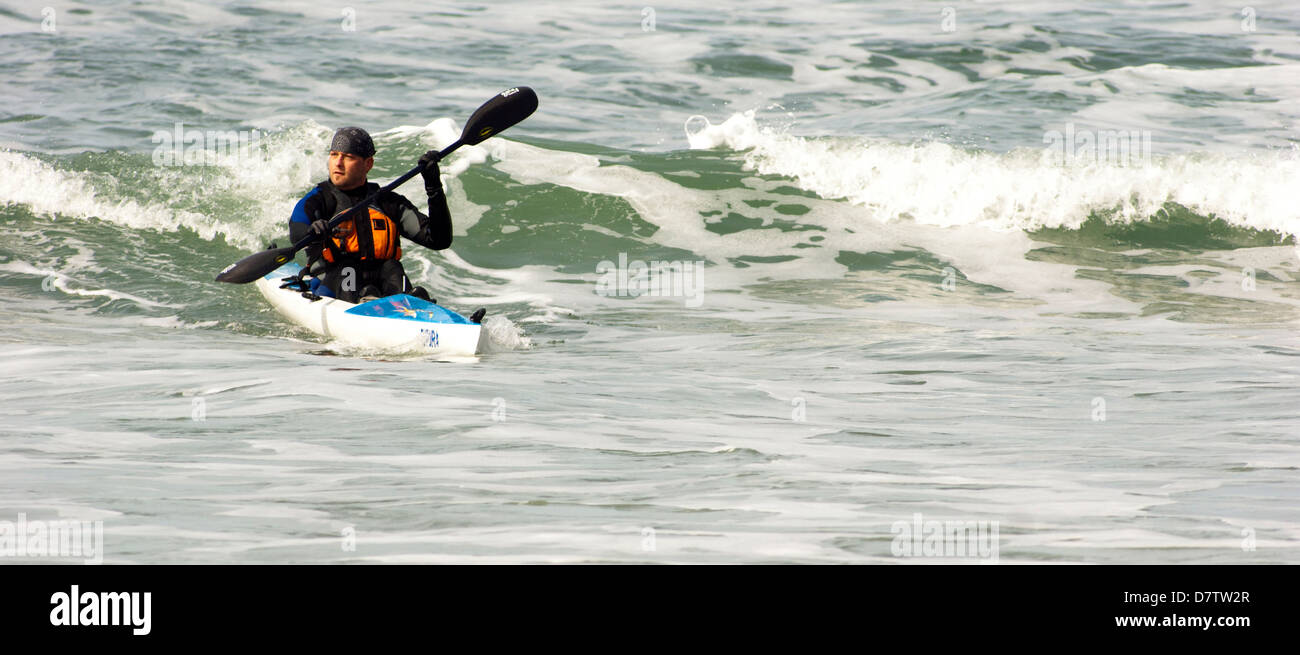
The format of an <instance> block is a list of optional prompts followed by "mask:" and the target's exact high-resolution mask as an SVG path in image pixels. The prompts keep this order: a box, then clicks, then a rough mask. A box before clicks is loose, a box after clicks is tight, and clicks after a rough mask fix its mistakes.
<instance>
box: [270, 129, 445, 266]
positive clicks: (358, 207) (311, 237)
mask: <svg viewBox="0 0 1300 655" xmlns="http://www.w3.org/2000/svg"><path fill="white" fill-rule="evenodd" d="M464 144H465V140H464V139H456V142H455V143H453V144H451V145H449V146H447V147H446V148H443V149H442V152H439V153H438V159H439V160H442V158H444V157H446V156H447V155H450V154H451V153H452V151H454V150H455V149H456V148H459V147H461V146H462V145H464ZM422 172H424V164H422V163H421V164H416V165H415V168H412V169H411V170H409V171H406V172H405V173H403V174H402V176H401V177H399V178H397V179H396V180H393V181H392V182H389V183H388V184H387V185H386V186H384V187H383V188H382V189H380V190H378V191H376V192H374V193H372V194H370V196H369V197H367V198H366V199H365V200H362V201H361V202H359V203H357V204H355V205H353V206H352V207H351V208H349V209H348V210H347V211H345V212H343V213H341V214H339V215H338V216H335V217H334V218H331V219H330V222H329V227H330V228H333V227H334V226H336V225H338V224H339V223H342V222H343V221H346V220H348V219H349V218H351V217H352V216H353V214H356V213H358V212H360V211H362V210H363V209H364V208H365V207H367V206H369V205H370V203H372V202H374V200H375V198H378V197H379V194H381V193H387V192H389V191H392V190H393V189H396V188H397V187H399V186H402V184H403V183H405V182H406V181H407V180H409V179H411V178H413V177H415V176H416V175H419V174H420V173H422ZM320 238H321V235H319V234H316V233H312V234H308V235H307V236H305V237H303V238H301V239H299V240H298V242H297V243H295V244H293V246H292V248H293V251H292V253H297V252H298V251H299V250H302V249H303V248H306V247H307V246H309V245H311V243H312V242H313V241H316V240H317V239H320ZM292 253H291V255H290V256H292Z"/></svg>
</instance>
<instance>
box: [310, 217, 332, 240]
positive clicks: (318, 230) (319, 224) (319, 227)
mask: <svg viewBox="0 0 1300 655" xmlns="http://www.w3.org/2000/svg"><path fill="white" fill-rule="evenodd" d="M311 233H312V234H315V235H316V236H318V237H319V236H328V235H329V233H330V222H329V221H327V220H325V219H323V218H318V219H316V220H315V221H312V224H311Z"/></svg>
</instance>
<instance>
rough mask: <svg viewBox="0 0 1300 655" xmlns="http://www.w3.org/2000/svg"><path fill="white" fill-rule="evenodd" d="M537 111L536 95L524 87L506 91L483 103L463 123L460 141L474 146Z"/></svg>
mask: <svg viewBox="0 0 1300 655" xmlns="http://www.w3.org/2000/svg"><path fill="white" fill-rule="evenodd" d="M536 110H537V94H536V93H533V90H532V89H530V88H528V87H526V86H517V87H515V88H513V89H506V90H505V91H502V92H501V93H499V94H497V95H495V96H493V97H492V99H491V100H489V101H487V102H485V103H483V106H482V107H479V108H478V110H477V111H475V112H474V115H473V116H470V117H469V120H468V121H467V122H466V123H465V130H464V131H463V132H461V135H460V140H461V141H463V142H464V143H465V144H466V145H471V146H472V145H476V144H479V143H482V142H483V141H485V140H487V138H488V137H490V136H493V135H495V134H497V133H499V132H502V131H504V130H505V129H506V128H507V127H510V126H511V125H514V124H515V123H518V122H519V121H522V120H524V119H525V118H528V117H529V116H530V115H531V114H532V113H533V112H534V111H536Z"/></svg>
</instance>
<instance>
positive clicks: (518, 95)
mask: <svg viewBox="0 0 1300 655" xmlns="http://www.w3.org/2000/svg"><path fill="white" fill-rule="evenodd" d="M536 109H537V94H536V93H534V92H533V90H532V89H530V88H528V87H526V86H518V87H515V88H513V89H506V90H505V91H502V92H501V93H499V94H497V95H495V96H493V97H492V99H491V100H488V101H487V102H485V103H483V106H482V107H479V108H478V109H477V110H476V111H475V112H474V113H473V114H472V115H471V116H470V117H469V120H468V121H466V122H465V129H463V130H461V133H460V138H459V139H456V142H455V143H453V144H451V145H449V146H447V147H446V148H443V149H442V152H440V153H439V159H441V158H443V157H446V156H447V155H450V154H451V153H452V151H453V150H455V149H456V148H459V147H461V146H464V145H471V146H472V145H477V144H479V143H482V142H483V141H485V140H487V139H488V137H491V136H493V135H495V134H498V133H500V132H501V131H502V130H505V129H506V128H508V127H510V126H512V125H514V124H516V123H518V122H519V121H522V120H524V119H525V118H528V116H529V115H531V114H532V113H533V111H535V110H536ZM423 170H424V164H422V163H421V164H416V166H415V168H412V169H411V170H409V171H407V172H406V173H405V174H403V175H402V176H401V177H399V178H397V179H396V180H393V181H392V182H389V183H388V186H385V187H384V188H382V189H380V190H378V191H376V192H375V193H374V194H373V195H371V196H370V197H369V198H366V199H365V200H364V201H362V202H359V203H357V204H356V205H353V207H352V208H351V209H349V210H347V211H345V212H343V213H341V214H339V215H338V216H335V217H334V218H332V219H330V222H329V226H330V227H331V228H333V227H334V226H335V225H338V224H339V223H341V222H343V221H345V220H347V219H348V218H350V217H351V216H352V215H353V214H356V213H358V212H361V211H365V209H366V207H369V206H370V203H371V202H373V201H374V200H375V198H376V197H378V196H379V194H381V193H384V192H387V191H392V190H393V189H396V188H397V187H398V186H400V185H401V184H402V183H403V182H405V181H407V180H409V179H411V178H412V177H415V176H416V175H419V174H420V172H421V171H423ZM319 238H320V236H319V235H316V234H309V235H307V236H305V237H303V238H302V239H301V240H300V241H298V243H295V244H293V245H292V246H286V247H284V248H271V249H270V250H263V251H262V252H259V253H254V254H251V255H249V256H247V257H245V258H243V259H241V260H239V261H237V262H235V263H233V264H231V265H230V266H227V267H226V270H224V271H221V273H219V274H217V281H218V282H229V283H231V284H247V283H249V282H252V281H254V280H257V279H259V278H261V277H263V276H265V275H266V274H267V273H270V272H271V271H274V270H275V269H277V268H279V267H280V265H281V264H283V263H285V262H287V261H289V260H290V259H293V256H294V255H296V254H297V253H298V251H299V250H302V249H303V248H305V247H307V245H308V244H310V243H311V242H312V241H315V240H316V239H319Z"/></svg>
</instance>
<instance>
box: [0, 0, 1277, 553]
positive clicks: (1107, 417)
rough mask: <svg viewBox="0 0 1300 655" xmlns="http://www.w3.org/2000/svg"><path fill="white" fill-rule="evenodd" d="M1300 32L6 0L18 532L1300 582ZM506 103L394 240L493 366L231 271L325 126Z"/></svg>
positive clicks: (947, 16) (548, 9)
mask: <svg viewBox="0 0 1300 655" xmlns="http://www.w3.org/2000/svg"><path fill="white" fill-rule="evenodd" d="M1297 31H1300V9H1298V8H1297V7H1295V6H1291V5H1290V4H1288V3H1281V2H1274V3H1252V6H1250V7H1244V8H1243V6H1241V3H1228V2H1216V1H1212V0H1189V1H1187V2H1175V3H1146V2H1128V1H1120V0H1103V1H1099V2H1090V3H1087V4H1086V6H1083V7H1073V8H1065V7H1064V6H1063V5H1061V4H1060V3H1050V2H1036V1H1030V2H1014V3H1012V2H972V1H968V0H967V1H960V0H946V1H944V2H911V1H903V0H891V1H885V2H808V3H795V4H794V5H793V6H792V5H790V3H773V2H721V3H710V4H709V6H708V7H707V8H701V7H700V6H698V4H696V3H663V2H652V4H649V5H647V4H645V3H636V4H632V3H597V2H573V3H553V4H550V3H548V4H537V3H525V2H516V1H509V2H495V3H490V4H486V3H485V4H458V5H454V6H452V5H442V4H438V5H431V4H429V3H424V2H410V1H407V0H403V1H401V2H363V1H357V2H352V3H349V4H348V6H346V7H344V6H338V7H335V6H329V7H326V6H323V5H320V4H319V3H307V2H298V1H290V2H278V3H274V4H272V3H252V2H215V3H200V2H190V1H185V2H181V1H169V0H164V1H157V2H149V3H133V2H107V3H102V2H68V3H60V4H59V5H58V6H57V7H47V6H46V5H45V3H40V2H30V3H13V2H7V3H4V4H2V5H0V60H2V61H3V62H4V71H5V72H4V74H3V77H2V78H0V80H2V81H0V89H3V91H4V96H5V98H6V99H7V100H8V102H7V103H6V104H5V106H4V107H3V108H0V225H2V226H3V229H4V231H5V233H7V234H8V235H9V238H7V239H4V240H3V241H0V307H2V309H3V311H0V328H2V329H0V373H3V375H2V376H0V522H3V521H9V522H16V521H18V520H19V518H20V517H22V518H23V519H25V520H28V521H32V520H71V521H92V522H93V521H101V522H102V529H103V552H102V554H103V560H104V561H105V562H109V563H405V562H457V563H464V562H484V563H495V562H510V563H537V562H646V563H730V562H740V563H782V562H797V563H903V564H918V563H935V562H942V563H974V562H989V561H997V562H1000V563H1003V564H1017V563H1044V562H1071V563H1074V562H1078V563H1142V564H1149V563H1294V562H1296V561H1300V442H1298V440H1300V418H1298V417H1297V413H1298V410H1300V402H1298V401H1300V393H1297V390H1296V387H1297V384H1300V339H1298V338H1297V329H1298V328H1300V256H1298V252H1300V251H1298V250H1297V244H1296V237H1297V235H1300V202H1297V199H1296V198H1297V196H1296V194H1297V192H1300V132H1298V131H1297V129H1298V128H1300V41H1297V40H1296V38H1295V34H1296V33H1297ZM515 85H528V86H531V87H532V88H533V89H535V90H536V91H537V93H538V95H539V96H540V99H541V104H540V108H539V109H538V111H537V113H536V114H535V115H534V116H532V117H531V118H529V119H528V120H527V121H525V122H523V123H521V124H520V125H518V126H516V127H514V128H511V129H510V130H508V131H507V132H506V133H505V134H504V135H502V136H500V137H496V138H494V139H491V140H489V141H487V142H485V143H484V144H482V145H480V146H476V147H467V148H463V149H461V150H460V151H458V152H457V153H456V154H454V155H452V156H451V157H450V158H449V159H448V160H447V161H445V162H444V164H443V169H442V170H443V173H444V178H443V180H444V185H445V187H446V189H447V191H448V196H449V199H450V206H451V209H452V215H453V221H454V224H455V242H454V244H453V246H452V248H451V249H449V250H446V251H442V252H438V253H434V252H430V251H427V250H424V249H421V248H419V247H417V246H410V247H408V248H407V249H406V250H407V255H406V257H405V259H404V260H405V262H406V265H407V269H408V272H409V273H410V274H411V277H412V278H413V280H415V281H416V282H417V283H419V284H423V285H425V286H427V287H429V288H430V289H432V290H433V294H434V296H435V297H437V298H438V299H439V300H440V301H441V302H442V303H443V304H444V305H447V306H448V307H451V308H453V309H458V310H460V311H462V312H463V313H468V312H469V311H472V310H473V309H474V308H476V307H479V306H482V307H486V308H487V309H488V312H489V314H488V315H489V320H488V322H487V323H486V325H487V327H488V329H489V330H490V333H491V336H492V339H491V342H492V343H491V348H490V351H489V352H487V353H485V354H483V355H482V356H480V357H478V358H476V359H474V360H472V361H438V360H436V359H430V358H427V357H421V356H418V355H412V354H409V353H398V352H369V351H365V350H360V349H357V348H355V347H352V346H350V345H349V344H347V343H339V342H324V341H322V340H321V339H319V338H317V337H315V336H314V335H312V334H310V333H308V332H305V331H304V330H302V329H300V328H297V327H295V326H293V325H292V324H290V323H288V322H287V321H285V320H284V319H282V318H280V317H279V316H277V315H276V314H275V313H274V311H273V310H271V309H270V308H269V306H268V305H267V304H266V303H265V302H264V301H263V300H262V299H261V297H260V295H259V294H258V293H257V291H256V290H255V289H254V288H252V286H251V285H249V286H232V285H225V284H219V283H215V282H213V281H212V279H213V277H214V276H215V274H216V273H217V272H218V271H220V270H221V269H223V268H224V267H225V266H226V265H228V264H230V263H231V262H234V261H236V260H238V259H240V258H241V257H243V256H245V255H247V254H249V253H250V252H252V251H255V250H258V249H260V248H262V247H264V246H265V245H266V244H268V243H270V242H272V241H276V240H279V242H280V243H281V244H283V243H285V242H286V239H287V235H286V231H287V230H286V221H287V218H288V215H289V212H290V210H291V209H292V207H293V205H294V203H295V202H296V201H297V199H298V198H300V197H301V196H302V195H303V194H304V193H306V191H307V190H308V189H310V188H311V186H312V185H313V184H314V183H315V182H317V181H319V180H320V179H323V178H324V176H325V160H326V156H327V147H328V143H327V142H328V137H329V135H330V133H331V131H332V130H333V129H334V128H337V127H340V126H343V125H360V126H362V127H365V128H366V129H368V130H370V131H371V133H372V134H374V135H375V138H376V142H377V144H378V147H379V153H378V155H377V156H376V165H375V170H374V171H373V172H372V176H371V178H372V179H373V180H376V181H379V182H381V183H382V182H386V181H388V180H390V179H393V178H394V177H396V176H398V175H400V174H401V173H403V172H405V171H406V170H407V169H409V168H410V167H411V166H412V165H414V161H415V159H416V158H418V156H419V154H421V153H423V152H424V151H425V150H427V149H430V148H434V147H442V146H445V145H447V144H448V143H450V142H451V141H453V140H454V139H455V138H456V136H457V135H458V133H459V129H460V127H461V126H462V125H463V122H464V120H465V118H466V117H467V116H468V115H469V114H470V113H471V112H472V111H473V109H474V108H476V107H477V106H478V105H479V104H480V103H482V102H484V101H485V100H487V99H488V98H490V97H491V96H492V95H493V94H495V93H497V92H499V91H501V90H502V89H505V88H509V87H511V86H515ZM177 130H179V131H180V132H179V133H180V134H181V135H182V138H180V139H174V138H173V137H172V135H175V134H177ZM241 132H242V133H243V139H244V140H243V142H242V144H243V145H245V146H247V147H245V148H243V149H239V148H233V149H232V148H228V147H225V146H226V145H228V143H229V138H228V137H229V134H228V133H234V134H235V135H236V137H238V136H239V134H240V133H241ZM191 137H193V138H191ZM236 140H237V139H236ZM418 187H419V185H418V183H415V184H410V185H408V186H406V187H403V188H402V189H400V190H399V191H404V192H405V193H406V194H407V195H408V196H409V197H411V198H412V199H414V200H416V202H417V204H418V203H420V201H421V200H422V198H420V195H421V194H420V190H419V188H418ZM655 262H661V263H668V264H663V265H657V264H655ZM669 272H673V274H672V275H671V276H670V275H669ZM935 525H938V526H940V527H941V528H946V527H947V526H951V525H958V526H976V525H978V526H980V530H981V531H979V532H977V533H976V534H977V535H979V537H978V538H979V539H980V540H983V541H980V543H979V544H978V545H979V548H978V549H974V550H972V551H956V550H955V549H953V548H952V546H954V545H955V544H957V543H958V542H961V541H962V540H961V538H958V537H951V536H949V537H940V538H937V539H931V537H933V536H934V535H935V534H939V533H935V532H933V531H932V530H931V527H930V526H935ZM986 528H988V529H990V530H991V534H992V536H987V535H989V534H990V532H989V531H984V530H985V529H986ZM918 535H920V536H918ZM922 536H923V537H925V539H926V541H925V544H926V548H923V549H920V550H917V549H912V548H911V545H912V544H914V543H920V542H914V541H912V539H913V537H916V538H917V539H920V538H921V537H922ZM930 545H933V546H934V548H933V549H931V548H930ZM0 546H2V544H0ZM0 551H3V548H2V547H0ZM4 561H21V562H49V561H63V560H62V559H57V558H31V557H28V558H21V557H14V556H12V555H6V554H5V553H3V552H0V562H4Z"/></svg>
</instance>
